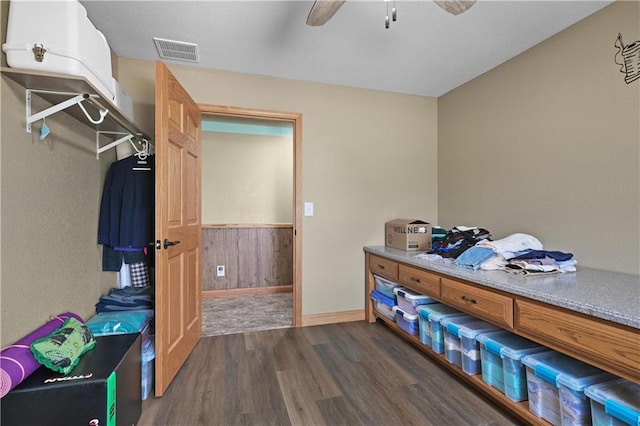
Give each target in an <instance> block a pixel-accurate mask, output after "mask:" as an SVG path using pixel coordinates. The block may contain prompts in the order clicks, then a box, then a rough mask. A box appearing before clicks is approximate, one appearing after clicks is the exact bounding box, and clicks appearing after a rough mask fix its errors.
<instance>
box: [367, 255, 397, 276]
mask: <svg viewBox="0 0 640 426" xmlns="http://www.w3.org/2000/svg"><path fill="white" fill-rule="evenodd" d="M369 269H370V270H371V272H372V273H374V274H376V275H380V276H382V277H385V278H388V279H390V280H393V281H398V264H397V263H396V262H394V261H393V260H389V259H385V258H384V257H380V256H375V255H373V254H372V255H371V256H370V257H369Z"/></svg>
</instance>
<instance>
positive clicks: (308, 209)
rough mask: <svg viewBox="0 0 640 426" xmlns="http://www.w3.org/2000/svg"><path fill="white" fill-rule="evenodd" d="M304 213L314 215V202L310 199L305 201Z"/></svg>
mask: <svg viewBox="0 0 640 426" xmlns="http://www.w3.org/2000/svg"><path fill="white" fill-rule="evenodd" d="M304 215H305V216H313V203H311V202H309V201H307V202H305V203H304Z"/></svg>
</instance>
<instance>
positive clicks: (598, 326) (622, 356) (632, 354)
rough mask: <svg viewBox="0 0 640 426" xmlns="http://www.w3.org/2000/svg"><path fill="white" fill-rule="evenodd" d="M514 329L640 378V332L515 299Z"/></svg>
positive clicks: (561, 349) (627, 375) (562, 349)
mask: <svg viewBox="0 0 640 426" xmlns="http://www.w3.org/2000/svg"><path fill="white" fill-rule="evenodd" d="M515 327H516V331H517V332H518V333H520V334H522V335H525V336H530V337H531V338H532V339H534V340H537V341H538V342H540V343H542V344H545V345H548V346H550V347H552V348H554V349H557V350H559V351H562V352H565V353H567V354H568V355H572V356H575V357H576V358H578V359H581V360H583V361H586V362H588V363H590V364H593V365H595V366H596V367H600V368H602V369H604V370H607V371H610V372H612V373H614V374H617V375H619V376H622V377H626V378H628V379H630V380H634V381H639V380H640V331H638V330H635V329H630V328H624V327H623V326H621V325H611V324H609V323H607V322H605V321H599V320H595V319H591V318H587V317H585V316H581V315H578V314H576V313H575V312H571V313H569V312H566V311H564V310H563V309H561V308H556V307H553V306H549V305H544V304H540V303H534V302H529V301H525V300H520V299H517V300H516V323H515Z"/></svg>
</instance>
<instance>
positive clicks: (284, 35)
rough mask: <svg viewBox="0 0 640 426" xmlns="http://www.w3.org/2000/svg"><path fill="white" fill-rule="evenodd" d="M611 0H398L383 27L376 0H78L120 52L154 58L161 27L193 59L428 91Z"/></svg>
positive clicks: (443, 88)
mask: <svg viewBox="0 0 640 426" xmlns="http://www.w3.org/2000/svg"><path fill="white" fill-rule="evenodd" d="M611 2H612V1H610V0H606V1H600V0H589V1H580V0H546V1H529V0H512V1H500V0H477V3H476V4H475V5H474V6H473V7H472V8H471V9H469V10H468V11H467V12H465V13H463V14H461V15H458V16H454V15H451V14H449V13H447V12H445V11H444V10H443V9H441V8H440V7H438V6H437V5H436V4H434V3H433V2H432V1H429V0H422V1H404V0H396V8H397V10H398V20H397V21H396V22H392V23H391V25H390V28H389V29H385V26H384V18H385V15H386V5H387V4H386V3H385V2H384V1H383V0H376V1H358V0H349V1H347V2H346V3H345V4H344V5H343V6H342V8H341V9H340V10H339V11H338V13H337V14H336V15H335V16H334V17H333V19H331V20H330V21H329V22H328V23H327V24H325V25H324V26H320V27H311V26H308V25H306V24H305V21H306V18H307V15H308V13H309V10H310V9H311V5H312V4H313V2H312V1H166V0H165V1H146V0H145V1H142V0H135V1H134V0H128V1H122V0H121V1H98V0H81V3H82V4H83V5H84V6H85V7H86V9H87V13H88V15H89V18H90V19H91V20H92V21H93V23H94V24H95V25H96V27H97V28H98V29H99V30H100V31H102V32H103V33H104V35H105V37H106V38H107V40H108V41H109V44H110V46H111V48H112V49H113V50H114V51H115V53H116V54H117V55H118V56H120V57H127V58H136V59H144V60H151V61H155V60H157V59H159V57H158V53H157V50H156V47H155V44H154V42H153V37H160V38H164V39H170V40H176V41H184V42H189V43H196V44H198V46H199V54H200V62H199V63H198V64H192V65H194V66H200V67H206V68H216V69H220V70H228V71H235V72H241V73H249V74H258V75H266V76H274V77H281V78H287V79H293V80H303V81H311V82H320V83H329V84H336V85H343V86H352V87H360V88H368V89H377V90H384V91H390V92H399V93H407V94H415V95H423V96H434V97H437V96H440V95H443V94H445V93H446V92H448V91H450V90H452V89H454V88H456V87H458V86H460V85H461V84H463V83H465V82H467V81H469V80H471V79H473V78H475V77H477V76H478V75H480V74H482V73H484V72H486V71H488V70H490V69H491V68H494V67H496V66H497V65H499V64H501V63H503V62H505V61H507V60H508V59H510V58H512V57H514V56H516V55H518V54H519V53H521V52H523V51H525V50H527V49H529V48H530V47H532V46H534V45H536V44H538V43H540V42H541V41H543V40H545V39H547V38H549V37H550V36H552V35H554V34H556V33H558V32H560V31H562V30H563V29H565V28H567V27H568V26H570V25H572V24H574V23H575V22H577V21H580V20H581V19H583V18H585V17H587V16H589V15H591V14H592V13H594V12H596V11H598V10H599V9H601V8H603V7H605V6H606V5H608V4H610V3H611ZM390 4H391V5H393V0H391V3H390ZM167 62H171V61H167ZM182 63H184V64H187V63H186V62H182Z"/></svg>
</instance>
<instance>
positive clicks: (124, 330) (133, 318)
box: [86, 309, 153, 336]
mask: <svg viewBox="0 0 640 426" xmlns="http://www.w3.org/2000/svg"><path fill="white" fill-rule="evenodd" d="M152 319H153V309H142V310H137V311H121V312H101V313H99V314H97V315H94V316H93V317H91V318H89V320H88V321H87V322H86V326H87V327H88V328H89V330H91V333H92V334H93V335H94V336H109V335H113V334H128V333H142V332H143V331H145V329H146V328H147V327H148V326H149V324H150V323H151V320H152Z"/></svg>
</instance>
